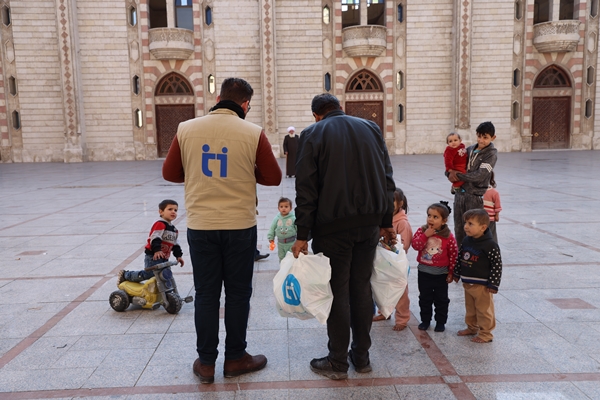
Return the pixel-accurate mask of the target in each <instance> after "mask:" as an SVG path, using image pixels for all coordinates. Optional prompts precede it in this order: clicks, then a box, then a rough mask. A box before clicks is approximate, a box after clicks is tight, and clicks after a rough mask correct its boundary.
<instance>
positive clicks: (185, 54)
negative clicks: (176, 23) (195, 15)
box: [148, 28, 194, 60]
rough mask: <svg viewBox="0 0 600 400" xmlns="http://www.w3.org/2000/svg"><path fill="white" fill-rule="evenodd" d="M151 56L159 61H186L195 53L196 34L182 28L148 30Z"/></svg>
mask: <svg viewBox="0 0 600 400" xmlns="http://www.w3.org/2000/svg"><path fill="white" fill-rule="evenodd" d="M148 39H149V43H150V44H149V49H150V54H152V55H153V56H154V57H156V58H157V59H159V60H186V59H188V58H189V57H190V56H191V55H192V53H193V52H194V32H192V31H190V30H189V29H182V28H153V29H150V30H148Z"/></svg>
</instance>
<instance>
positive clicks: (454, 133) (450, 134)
mask: <svg viewBox="0 0 600 400" xmlns="http://www.w3.org/2000/svg"><path fill="white" fill-rule="evenodd" d="M454 135H456V136H458V138H459V139H461V140H462V138H461V137H460V135H459V134H458V133H456V132H450V133H449V134H447V135H446V144H448V139H450V136H454Z"/></svg>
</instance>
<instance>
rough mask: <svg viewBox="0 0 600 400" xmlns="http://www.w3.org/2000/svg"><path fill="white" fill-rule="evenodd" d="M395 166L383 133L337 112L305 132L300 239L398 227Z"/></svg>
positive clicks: (299, 166)
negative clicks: (394, 216) (395, 224)
mask: <svg viewBox="0 0 600 400" xmlns="http://www.w3.org/2000/svg"><path fill="white" fill-rule="evenodd" d="M395 189H396V186H395V184H394V179H393V171H392V164H391V163H390V157H389V155H388V151H387V147H386V145H385V141H384V140H383V136H382V134H381V131H380V129H379V127H378V126H377V125H376V124H375V123H374V122H371V121H367V120H365V119H361V118H356V117H351V116H349V115H346V114H344V112H343V111H341V110H337V111H332V112H330V113H328V114H327V115H326V116H325V117H324V118H323V119H322V120H321V121H319V122H317V123H315V124H313V125H311V126H309V127H308V128H306V129H304V131H302V134H301V135H300V142H299V148H298V158H297V161H296V211H295V213H296V225H297V230H298V239H299V240H307V239H308V236H309V232H312V235H313V236H319V235H326V234H330V233H334V232H340V231H344V230H346V229H350V228H356V227H367V226H380V227H382V228H389V227H392V214H393V212H394V190H395Z"/></svg>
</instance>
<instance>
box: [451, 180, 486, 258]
mask: <svg viewBox="0 0 600 400" xmlns="http://www.w3.org/2000/svg"><path fill="white" fill-rule="evenodd" d="M474 208H480V209H482V210H483V198H482V197H481V196H476V195H474V194H469V193H466V192H456V194H454V210H452V212H453V213H454V237H455V238H456V244H457V245H458V247H459V248H460V245H461V244H462V241H463V239H464V238H465V236H466V235H465V221H464V220H463V214H464V213H465V212H467V211H469V210H472V209H474Z"/></svg>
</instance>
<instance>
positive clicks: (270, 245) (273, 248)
mask: <svg viewBox="0 0 600 400" xmlns="http://www.w3.org/2000/svg"><path fill="white" fill-rule="evenodd" d="M269 250H271V251H273V250H275V241H274V240H269Z"/></svg>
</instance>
